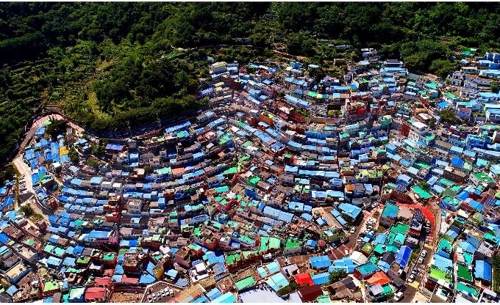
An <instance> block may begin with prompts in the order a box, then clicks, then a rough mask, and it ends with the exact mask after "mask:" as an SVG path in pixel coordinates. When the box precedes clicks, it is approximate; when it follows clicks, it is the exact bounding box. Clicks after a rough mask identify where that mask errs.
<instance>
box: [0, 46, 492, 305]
mask: <svg viewBox="0 0 500 305" xmlns="http://www.w3.org/2000/svg"><path fill="white" fill-rule="evenodd" d="M361 53H362V54H363V56H362V58H360V61H359V62H357V63H356V64H354V65H350V66H349V67H348V70H347V71H345V73H344V75H343V76H342V77H339V78H336V77H331V76H328V75H326V76H324V77H321V78H317V77H313V75H315V71H317V70H318V69H320V68H321V67H320V66H319V65H315V64H309V65H304V64H302V63H300V62H297V61H291V62H279V63H276V62H263V63H249V64H246V63H237V62H234V63H226V62H214V63H210V66H209V70H210V74H211V79H204V80H203V82H204V83H205V84H206V85H205V88H204V89H203V90H202V91H201V92H200V93H199V97H200V98H203V97H205V98H208V99H209V100H210V103H209V108H208V109H205V110H202V111H200V112H199V113H198V115H197V116H196V117H193V118H191V119H188V120H180V121H178V122H177V123H175V124H174V125H171V126H156V127H155V126H153V127H152V128H151V129H150V130H146V131H145V132H144V134H143V135H140V136H133V137H129V138H127V139H109V140H108V139H106V142H103V139H98V138H96V137H93V136H91V135H89V134H87V133H86V132H85V131H84V130H81V128H76V127H75V126H73V124H69V125H68V127H67V130H66V131H65V132H63V133H61V134H59V135H58V136H56V137H52V136H50V135H49V134H48V133H47V129H48V128H49V126H50V125H51V124H54V121H56V120H55V118H56V116H51V117H47V118H46V119H44V120H43V121H41V122H39V123H37V124H35V126H34V128H35V129H36V132H35V135H34V138H33V140H32V141H31V143H30V144H29V145H28V146H27V147H26V148H24V150H23V152H22V155H21V157H20V158H19V162H17V163H15V165H16V168H17V170H18V172H19V173H20V176H19V177H18V178H19V181H8V182H6V183H5V184H4V185H3V186H2V187H1V188H0V202H1V204H0V211H1V212H2V213H1V214H0V215H1V220H0V262H1V263H0V280H1V283H2V286H1V287H3V288H1V287H0V302H1V303H8V302H30V301H35V300H43V302H44V303H59V302H61V303H74V302H76V303H80V302H82V303H83V302H148V303H160V302H170V303H173V302H180V303H208V302H214V303H234V302H259V301H260V302H265V301H268V300H273V301H276V302H304V303H305V302H321V303H330V302H335V301H342V300H344V301H345V300H350V301H357V302H398V301H400V302H406V303H410V302H428V301H429V302H455V303H468V302H474V303H475V302H484V303H490V302H491V303H496V302H499V298H498V296H497V291H499V287H500V286H499V285H500V280H499V279H498V275H497V274H500V273H495V272H498V271H497V269H495V266H496V268H500V262H499V257H498V256H497V255H498V254H497V252H498V247H499V245H500V228H499V226H498V223H499V215H500V214H499V212H498V206H500V191H499V190H498V186H499V181H500V180H499V178H498V177H499V175H500V125H498V123H499V122H500V93H498V92H493V91H492V89H493V87H494V86H495V85H494V83H496V82H497V81H498V78H499V75H500V54H497V53H486V54H485V55H484V56H480V55H478V54H474V50H472V51H471V50H468V51H467V52H464V54H462V55H463V56H462V57H461V59H460V60H461V63H462V68H461V70H460V71H453V72H451V73H450V75H449V77H448V78H447V79H445V80H440V79H438V78H434V77H432V76H428V75H427V76H426V75H416V74H414V73H411V71H408V70H407V69H406V68H405V67H404V63H403V62H402V61H400V60H397V59H387V60H384V61H381V60H380V59H379V56H378V55H377V50H374V49H363V50H361ZM457 60H459V59H457ZM494 91H496V90H494ZM453 120H454V123H453V122H451V121H453ZM153 125H154V124H153ZM159 125H161V124H159ZM97 146H101V147H102V150H103V151H102V153H100V154H99V155H98V156H97V155H96V149H95V147H97ZM74 152H76V153H77V157H75V156H71V155H72V154H74ZM72 159H76V161H75V160H72ZM88 160H92V162H89V161H88ZM23 206H30V207H31V209H32V210H34V211H35V212H37V211H38V213H37V216H39V217H38V218H37V219H34V218H33V217H29V215H26V213H25V212H23V211H26V210H29V209H27V208H24V209H23Z"/></svg>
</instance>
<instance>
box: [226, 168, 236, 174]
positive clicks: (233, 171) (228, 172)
mask: <svg viewBox="0 0 500 305" xmlns="http://www.w3.org/2000/svg"><path fill="white" fill-rule="evenodd" d="M237 172H238V168H237V167H231V168H229V169H227V170H225V171H224V175H231V174H236V173H237Z"/></svg>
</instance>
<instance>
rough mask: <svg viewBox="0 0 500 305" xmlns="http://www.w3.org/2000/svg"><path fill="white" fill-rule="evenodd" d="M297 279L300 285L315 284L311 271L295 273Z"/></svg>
mask: <svg viewBox="0 0 500 305" xmlns="http://www.w3.org/2000/svg"><path fill="white" fill-rule="evenodd" d="M295 281H296V282H297V284H299V285H300V286H312V285H314V282H313V280H312V278H311V275H310V274H309V273H300V274H297V275H295Z"/></svg>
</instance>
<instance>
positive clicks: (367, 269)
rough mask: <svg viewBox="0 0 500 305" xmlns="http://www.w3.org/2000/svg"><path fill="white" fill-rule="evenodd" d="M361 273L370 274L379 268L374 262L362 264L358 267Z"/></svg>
mask: <svg viewBox="0 0 500 305" xmlns="http://www.w3.org/2000/svg"><path fill="white" fill-rule="evenodd" d="M356 269H357V270H358V271H359V273H361V274H363V275H364V274H370V273H374V272H376V271H377V270H378V268H377V266H375V265H374V264H372V263H366V264H364V265H361V266H359V267H357V268H356Z"/></svg>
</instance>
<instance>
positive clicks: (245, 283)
mask: <svg viewBox="0 0 500 305" xmlns="http://www.w3.org/2000/svg"><path fill="white" fill-rule="evenodd" d="M255 283H256V282H255V279H254V278H253V276H249V277H246V278H244V279H242V280H241V281H238V282H236V283H235V285H236V288H237V289H238V291H240V290H243V289H245V288H248V287H252V286H253V285H255Z"/></svg>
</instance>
